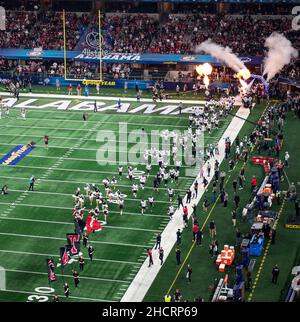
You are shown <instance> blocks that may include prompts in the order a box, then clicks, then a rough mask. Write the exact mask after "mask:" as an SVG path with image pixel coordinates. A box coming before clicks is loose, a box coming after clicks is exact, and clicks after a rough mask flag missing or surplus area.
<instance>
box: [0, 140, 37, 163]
mask: <svg viewBox="0 0 300 322" xmlns="http://www.w3.org/2000/svg"><path fill="white" fill-rule="evenodd" d="M32 149H33V147H32V146H28V145H27V144H26V145H23V144H22V145H17V146H16V147H15V148H14V149H13V150H12V151H10V152H9V153H8V154H7V155H6V156H5V157H3V158H2V159H1V160H0V164H1V165H15V164H17V163H18V162H19V161H20V160H22V159H23V158H24V157H25V155H27V154H28V153H29V152H31V151H32Z"/></svg>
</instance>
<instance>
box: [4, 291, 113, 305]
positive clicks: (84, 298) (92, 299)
mask: <svg viewBox="0 0 300 322" xmlns="http://www.w3.org/2000/svg"><path fill="white" fill-rule="evenodd" d="M0 292H8V293H20V294H30V295H47V296H49V293H36V292H27V291H19V290H0ZM58 296H59V297H60V298H64V297H65V296H64V295H60V294H58ZM69 298H70V299H76V300H85V301H96V302H116V301H110V300H102V299H94V298H90V297H78V296H69Z"/></svg>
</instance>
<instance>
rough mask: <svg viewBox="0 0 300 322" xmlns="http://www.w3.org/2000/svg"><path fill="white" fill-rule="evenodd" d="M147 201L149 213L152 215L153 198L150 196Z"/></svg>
mask: <svg viewBox="0 0 300 322" xmlns="http://www.w3.org/2000/svg"><path fill="white" fill-rule="evenodd" d="M148 201H149V205H150V209H151V213H152V209H153V206H154V198H153V196H150V197H149V198H148Z"/></svg>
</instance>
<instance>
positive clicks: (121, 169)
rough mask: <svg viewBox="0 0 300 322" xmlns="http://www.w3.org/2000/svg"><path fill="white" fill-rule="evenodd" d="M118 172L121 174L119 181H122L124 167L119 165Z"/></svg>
mask: <svg viewBox="0 0 300 322" xmlns="http://www.w3.org/2000/svg"><path fill="white" fill-rule="evenodd" d="M118 172H119V179H120V180H121V177H122V175H123V167H122V166H121V165H119V167H118Z"/></svg>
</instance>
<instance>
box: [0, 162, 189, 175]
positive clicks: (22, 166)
mask: <svg viewBox="0 0 300 322" xmlns="http://www.w3.org/2000/svg"><path fill="white" fill-rule="evenodd" d="M61 158H63V159H65V158H64V157H60V158H59V159H61ZM1 167H5V165H0V168H1ZM13 167H14V168H25V169H41V170H52V172H53V171H68V172H84V173H97V174H99V175H101V174H112V175H116V172H112V171H96V170H94V171H93V170H81V169H64V168H57V167H56V166H55V164H54V165H52V166H50V168H46V167H37V166H33V167H31V166H26V165H14V166H13ZM149 177H154V175H153V174H151V175H150V176H149ZM41 178H42V179H44V178H43V177H41ZM187 179H188V178H186V177H181V178H180V177H179V180H187Z"/></svg>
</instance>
